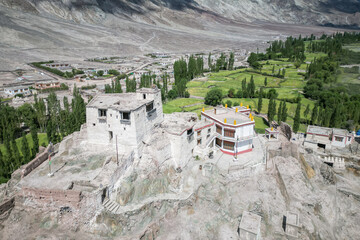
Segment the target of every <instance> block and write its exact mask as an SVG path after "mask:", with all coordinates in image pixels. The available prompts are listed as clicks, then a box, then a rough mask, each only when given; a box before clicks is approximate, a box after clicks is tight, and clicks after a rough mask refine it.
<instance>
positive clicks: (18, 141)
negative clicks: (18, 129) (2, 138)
mask: <svg viewBox="0 0 360 240" xmlns="http://www.w3.org/2000/svg"><path fill="white" fill-rule="evenodd" d="M38 138H39V146H42V145H45V146H47V145H48V144H49V142H48V139H47V136H46V133H38ZM26 139H27V141H28V143H29V146H30V149H31V148H32V147H33V146H34V143H33V140H32V138H31V134H27V135H26ZM15 141H16V145H17V147H18V148H19V152H20V154H21V155H22V153H21V138H18V139H16V140H15ZM0 150H1V152H2V153H3V154H5V153H6V149H5V146H4V144H0Z"/></svg>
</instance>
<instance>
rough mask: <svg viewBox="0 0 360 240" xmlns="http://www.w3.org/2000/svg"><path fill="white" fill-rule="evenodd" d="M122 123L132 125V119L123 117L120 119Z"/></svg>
mask: <svg viewBox="0 0 360 240" xmlns="http://www.w3.org/2000/svg"><path fill="white" fill-rule="evenodd" d="M120 123H121V124H126V125H131V121H130V120H128V119H121V120H120Z"/></svg>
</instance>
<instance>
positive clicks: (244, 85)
mask: <svg viewBox="0 0 360 240" xmlns="http://www.w3.org/2000/svg"><path fill="white" fill-rule="evenodd" d="M241 90H242V93H243V97H244V98H247V97H248V92H247V89H246V78H244V79H243V80H242V81H241Z"/></svg>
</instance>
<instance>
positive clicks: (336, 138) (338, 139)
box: [335, 137, 344, 142]
mask: <svg viewBox="0 0 360 240" xmlns="http://www.w3.org/2000/svg"><path fill="white" fill-rule="evenodd" d="M343 139H344V138H342V137H335V141H337V142H342V141H343Z"/></svg>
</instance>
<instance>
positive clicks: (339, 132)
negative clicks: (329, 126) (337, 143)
mask: <svg viewBox="0 0 360 240" xmlns="http://www.w3.org/2000/svg"><path fill="white" fill-rule="evenodd" d="M333 134H334V135H340V136H347V135H349V132H348V131H347V130H345V129H338V128H333Z"/></svg>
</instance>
